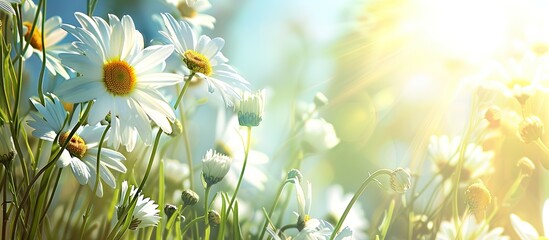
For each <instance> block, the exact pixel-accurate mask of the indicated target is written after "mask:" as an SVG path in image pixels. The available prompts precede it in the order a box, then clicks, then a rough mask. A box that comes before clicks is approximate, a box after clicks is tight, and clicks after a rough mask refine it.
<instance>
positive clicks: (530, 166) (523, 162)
mask: <svg viewBox="0 0 549 240" xmlns="http://www.w3.org/2000/svg"><path fill="white" fill-rule="evenodd" d="M517 167H519V168H520V171H521V172H522V174H524V175H527V176H530V175H532V173H533V172H534V170H536V165H534V163H533V162H532V160H530V159H529V158H527V157H522V158H521V159H520V160H519V161H518V163H517Z"/></svg>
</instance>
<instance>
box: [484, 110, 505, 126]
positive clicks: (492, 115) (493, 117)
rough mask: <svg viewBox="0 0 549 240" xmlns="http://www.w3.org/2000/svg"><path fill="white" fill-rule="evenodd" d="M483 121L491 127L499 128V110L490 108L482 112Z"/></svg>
mask: <svg viewBox="0 0 549 240" xmlns="http://www.w3.org/2000/svg"><path fill="white" fill-rule="evenodd" d="M484 119H486V120H487V121H488V123H490V126H491V127H497V126H499V123H500V121H501V109H500V108H499V107H497V106H491V107H490V108H488V109H486V112H484Z"/></svg>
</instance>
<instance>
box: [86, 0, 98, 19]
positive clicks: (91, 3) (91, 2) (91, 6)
mask: <svg viewBox="0 0 549 240" xmlns="http://www.w3.org/2000/svg"><path fill="white" fill-rule="evenodd" d="M87 2H88V4H87V5H88V16H90V17H91V16H92V14H93V11H94V10H95V6H96V5H97V0H87Z"/></svg>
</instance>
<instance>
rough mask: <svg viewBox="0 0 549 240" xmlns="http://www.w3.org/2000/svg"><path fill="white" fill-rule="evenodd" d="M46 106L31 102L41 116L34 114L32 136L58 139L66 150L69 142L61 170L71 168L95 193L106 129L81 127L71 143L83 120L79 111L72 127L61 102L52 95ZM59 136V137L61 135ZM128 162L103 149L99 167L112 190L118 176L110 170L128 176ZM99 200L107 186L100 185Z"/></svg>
mask: <svg viewBox="0 0 549 240" xmlns="http://www.w3.org/2000/svg"><path fill="white" fill-rule="evenodd" d="M44 101H45V102H44V105H42V104H40V103H39V102H37V101H35V100H33V99H31V102H32V104H33V105H34V107H35V108H36V109H37V110H38V112H39V113H40V115H38V114H36V113H33V114H32V115H31V119H30V120H29V121H28V122H27V123H28V125H29V126H30V127H31V128H34V130H33V132H32V134H33V135H34V136H35V137H38V138H41V139H43V140H46V141H50V142H53V141H54V140H55V138H56V137H57V140H58V144H59V145H60V146H62V145H63V144H64V143H65V142H66V141H68V144H67V146H66V148H65V150H63V152H62V154H61V157H60V158H59V160H58V161H57V167H59V168H64V167H67V166H70V168H71V170H72V173H73V174H74V176H75V177H76V179H77V180H78V182H79V183H80V184H82V185H83V184H88V186H89V187H90V188H91V189H93V188H94V187H95V181H96V177H97V176H96V171H97V170H96V166H97V153H98V151H99V143H100V140H101V135H102V133H103V132H104V131H105V128H106V127H105V126H100V125H95V126H89V125H86V126H81V127H79V128H78V129H77V130H76V132H75V134H74V135H73V136H72V137H71V138H70V139H68V137H69V134H70V131H71V129H72V128H73V127H74V126H75V125H76V122H77V120H78V117H79V111H75V112H74V113H73V114H74V117H73V119H72V120H70V121H69V123H68V124H64V119H65V118H67V116H68V113H67V112H66V111H65V108H64V107H63V104H61V102H60V101H59V99H58V98H57V97H56V96H55V95H53V94H50V95H49V96H46V97H45V98H44ZM58 133H59V134H58ZM125 159H126V158H125V157H124V155H122V154H121V153H119V152H117V151H114V150H112V149H109V148H106V147H103V148H102V149H101V161H100V164H99V176H100V178H101V179H103V181H104V182H105V183H106V184H107V185H108V186H110V187H112V188H115V187H116V181H115V178H114V175H113V174H112V173H111V171H110V170H109V169H113V170H115V171H118V172H121V173H124V172H126V167H125V166H124V164H122V162H121V161H122V160H125ZM96 194H97V196H99V197H101V196H103V185H102V184H101V181H99V185H98V188H97V192H96Z"/></svg>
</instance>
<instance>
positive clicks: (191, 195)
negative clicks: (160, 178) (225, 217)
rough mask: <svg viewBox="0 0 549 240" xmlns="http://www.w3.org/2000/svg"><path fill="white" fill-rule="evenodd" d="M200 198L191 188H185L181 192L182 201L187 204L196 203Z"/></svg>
mask: <svg viewBox="0 0 549 240" xmlns="http://www.w3.org/2000/svg"><path fill="white" fill-rule="evenodd" d="M199 199H200V198H199V197H198V194H197V193H196V192H194V191H193V190H191V189H185V190H183V192H182V193H181V201H183V203H185V206H192V205H195V204H196V203H197V202H198V200H199Z"/></svg>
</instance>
